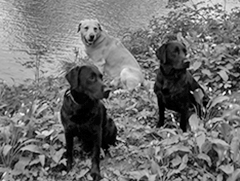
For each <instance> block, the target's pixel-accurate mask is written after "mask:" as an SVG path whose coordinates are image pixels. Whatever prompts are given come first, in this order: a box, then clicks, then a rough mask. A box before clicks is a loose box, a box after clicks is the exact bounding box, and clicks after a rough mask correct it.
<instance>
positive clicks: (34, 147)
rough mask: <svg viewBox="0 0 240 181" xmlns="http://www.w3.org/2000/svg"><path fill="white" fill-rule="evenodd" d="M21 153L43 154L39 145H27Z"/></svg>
mask: <svg viewBox="0 0 240 181" xmlns="http://www.w3.org/2000/svg"><path fill="white" fill-rule="evenodd" d="M20 150H21V151H30V152H32V153H41V151H40V149H39V147H38V146H37V145H33V144H31V145H26V146H24V147H22V148H21V149H20Z"/></svg>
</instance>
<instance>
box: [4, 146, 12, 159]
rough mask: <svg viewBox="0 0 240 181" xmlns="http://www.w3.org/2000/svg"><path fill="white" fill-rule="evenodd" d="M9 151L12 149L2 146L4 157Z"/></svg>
mask: <svg viewBox="0 0 240 181" xmlns="http://www.w3.org/2000/svg"><path fill="white" fill-rule="evenodd" d="M11 149H12V146H11V145H4V147H3V155H4V156H6V155H7V154H8V153H9V151H10V150H11Z"/></svg>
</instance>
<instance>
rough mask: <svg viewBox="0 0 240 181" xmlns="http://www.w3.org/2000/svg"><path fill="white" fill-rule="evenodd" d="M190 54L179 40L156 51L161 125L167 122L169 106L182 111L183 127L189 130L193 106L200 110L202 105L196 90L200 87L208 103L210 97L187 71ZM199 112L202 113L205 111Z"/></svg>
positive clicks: (156, 82) (204, 100)
mask: <svg viewBox="0 0 240 181" xmlns="http://www.w3.org/2000/svg"><path fill="white" fill-rule="evenodd" d="M186 55H187V50H186V47H185V46H184V45H183V44H182V43H181V42H179V41H169V42H168V43H165V44H163V45H162V46H161V47H160V48H159V49H158V50H157V51H156V56H157V58H158V59H159V60H160V67H159V69H158V72H157V77H156V80H155V84H154V92H155V94H156V95H157V100H158V107H159V120H158V123H157V127H161V126H163V125H164V120H165V118H164V112H165V108H167V109H170V110H173V111H176V112H178V113H180V114H181V117H180V127H181V129H182V130H183V131H184V132H185V131H186V130H187V125H188V119H189V117H190V115H191V114H192V112H191V110H190V109H191V108H193V106H195V108H196V109H197V110H200V109H201V106H202V105H200V104H199V103H198V102H197V101H196V100H195V98H194V96H193V94H192V92H194V91H196V90H197V89H200V90H201V91H202V92H203V94H204V98H203V105H206V102H207V101H208V99H209V98H208V96H207V95H206V94H205V92H204V90H203V89H202V87H201V86H200V85H199V84H198V83H197V82H196V80H195V79H194V78H193V77H192V75H191V74H190V72H189V71H188V70H187V68H188V67H189V64H190V62H189V61H188V60H187V58H186ZM198 113H199V116H201V111H198Z"/></svg>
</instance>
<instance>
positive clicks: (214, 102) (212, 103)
mask: <svg viewBox="0 0 240 181" xmlns="http://www.w3.org/2000/svg"><path fill="white" fill-rule="evenodd" d="M226 100H229V97H228V96H218V97H215V98H214V99H212V100H211V101H210V102H209V104H210V105H209V106H208V107H209V108H208V109H209V110H210V109H211V108H212V107H214V106H216V105H217V104H218V103H221V102H223V101H226Z"/></svg>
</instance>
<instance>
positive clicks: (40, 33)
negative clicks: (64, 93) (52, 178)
mask: <svg viewBox="0 0 240 181" xmlns="http://www.w3.org/2000/svg"><path fill="white" fill-rule="evenodd" d="M165 4H166V3H164V2H162V1H160V0H141V1H139V0H121V1H120V0H78V1H76V0H67V1H66V0H0V44H1V47H0V63H1V65H0V78H1V79H4V80H5V81H7V82H8V83H11V82H15V83H19V82H22V81H23V80H25V79H27V78H31V79H34V70H35V69H33V68H26V67H33V66H34V65H35V64H33V63H35V62H36V61H35V60H36V59H38V60H40V61H41V74H42V75H50V74H56V73H57V72H58V70H59V69H58V65H59V63H58V62H59V61H61V60H68V59H72V58H73V56H74V54H73V50H74V47H78V46H79V34H77V27H78V24H79V22H80V20H82V19H85V18H97V19H98V20H99V21H100V22H101V23H102V24H103V27H105V29H107V30H108V31H109V33H110V34H112V35H114V36H117V34H118V33H119V32H120V31H121V30H123V29H124V28H127V27H131V28H138V27H141V26H146V25H147V22H148V20H149V19H150V18H151V17H152V15H153V14H156V13H158V12H159V11H160V12H161V11H162V9H164V6H165ZM22 64H24V65H25V66H22Z"/></svg>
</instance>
